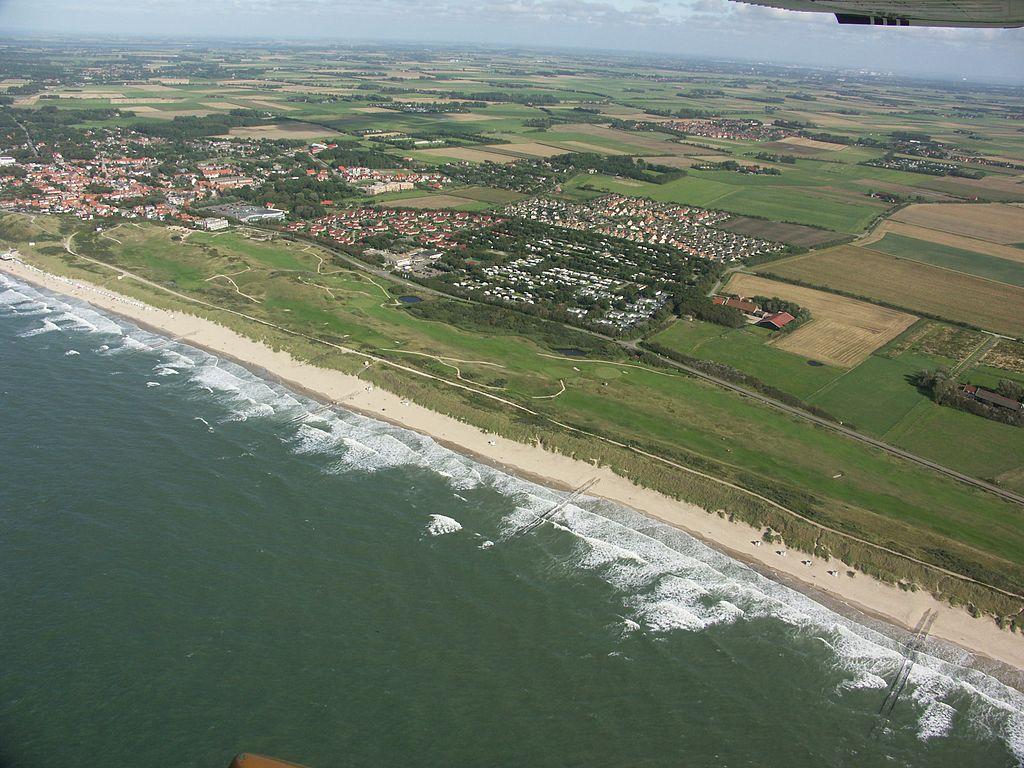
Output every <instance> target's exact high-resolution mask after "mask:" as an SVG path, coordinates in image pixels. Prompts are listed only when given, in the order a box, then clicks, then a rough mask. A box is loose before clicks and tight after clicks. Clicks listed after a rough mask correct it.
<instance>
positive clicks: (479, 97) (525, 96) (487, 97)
mask: <svg viewBox="0 0 1024 768" xmlns="http://www.w3.org/2000/svg"><path fill="white" fill-rule="evenodd" d="M505 87H507V86H505ZM445 95H446V96H447V98H449V99H471V100H472V101H500V102H505V103H510V104H531V105H536V104H559V103H561V100H560V99H559V98H558V97H556V96H552V95H551V94H550V93H537V92H536V91H532V92H530V93H509V92H508V91H480V92H477V93H459V92H458V91H454V92H452V93H448V94H445Z"/></svg>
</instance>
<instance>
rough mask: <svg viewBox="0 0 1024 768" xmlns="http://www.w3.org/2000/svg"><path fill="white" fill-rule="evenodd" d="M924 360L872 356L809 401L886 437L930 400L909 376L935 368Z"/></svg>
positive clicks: (927, 360) (908, 357) (926, 359)
mask: <svg viewBox="0 0 1024 768" xmlns="http://www.w3.org/2000/svg"><path fill="white" fill-rule="evenodd" d="M934 367H935V362H934V361H932V360H929V359H928V358H925V357H918V356H916V355H909V354H904V355H901V356H900V357H899V358H897V359H895V360H892V359H889V358H887V357H878V356H876V355H871V356H870V357H868V359H867V360H865V361H864V362H863V363H861V364H860V365H858V366H857V367H856V368H853V369H852V370H850V371H849V372H847V373H846V374H844V375H843V376H840V377H839V378H837V379H836V380H835V381H833V382H832V383H831V384H830V385H828V386H826V387H825V388H824V389H822V390H821V391H820V392H818V393H817V394H816V395H814V396H813V397H811V398H810V402H811V403H813V404H814V405H817V406H818V407H820V408H824V409H825V410H826V411H828V412H829V413H831V414H833V415H835V416H837V417H838V418H840V419H842V420H843V421H845V422H847V423H849V424H852V425H854V426H855V427H856V428H857V429H859V430H862V431H864V432H867V433H868V434H871V435H875V436H879V437H881V436H884V435H885V433H886V432H888V431H889V430H890V429H892V427H893V426H895V425H896V424H897V423H898V422H899V420H900V419H902V418H903V417H904V416H906V414H907V413H909V412H910V409H911V408H913V407H914V406H915V405H917V404H918V403H919V402H921V401H927V398H926V397H925V396H924V395H922V394H921V393H920V392H918V391H917V389H916V388H915V387H914V386H913V385H911V384H910V383H909V382H908V381H907V379H906V377H907V376H910V375H912V374H914V373H917V372H918V371H920V370H921V369H923V368H934Z"/></svg>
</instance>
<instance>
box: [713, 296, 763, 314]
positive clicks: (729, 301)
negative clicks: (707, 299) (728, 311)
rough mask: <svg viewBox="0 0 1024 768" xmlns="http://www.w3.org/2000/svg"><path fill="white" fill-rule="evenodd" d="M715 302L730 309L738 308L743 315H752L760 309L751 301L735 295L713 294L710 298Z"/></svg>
mask: <svg viewBox="0 0 1024 768" xmlns="http://www.w3.org/2000/svg"><path fill="white" fill-rule="evenodd" d="M711 301H713V302H714V303H715V304H718V305H720V306H724V307H731V308H732V309H738V310H739V311H740V312H742V313H743V314H745V315H753V314H756V313H757V312H759V311H760V309H761V308H760V307H759V306H757V304H755V303H754V302H752V301H748V300H747V299H744V298H742V297H736V296H715V297H714V298H713V299H711Z"/></svg>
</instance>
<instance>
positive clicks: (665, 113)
mask: <svg viewBox="0 0 1024 768" xmlns="http://www.w3.org/2000/svg"><path fill="white" fill-rule="evenodd" d="M644 114H645V115H653V116H654V117H678V118H680V119H681V120H692V119H703V118H710V117H717V116H718V115H717V113H716V112H711V111H709V110H707V109H694V108H692V107H682V108H680V109H655V108H649V109H645V110H644Z"/></svg>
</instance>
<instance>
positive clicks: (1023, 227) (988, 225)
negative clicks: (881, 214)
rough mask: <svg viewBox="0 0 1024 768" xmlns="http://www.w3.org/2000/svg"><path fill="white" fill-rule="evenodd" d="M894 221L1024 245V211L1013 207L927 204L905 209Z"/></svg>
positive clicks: (996, 241) (998, 241)
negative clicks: (1023, 243)
mask: <svg viewBox="0 0 1024 768" xmlns="http://www.w3.org/2000/svg"><path fill="white" fill-rule="evenodd" d="M892 218H893V219H894V220H895V221H902V222H906V223H907V224H916V225H917V226H919V227H928V228H929V229H938V230H942V231H943V232H951V233H953V234H954V235H965V236H967V237H976V238H978V239H979V240H989V241H991V242H993V243H1004V244H1006V243H1021V242H1024V208H1021V207H1019V206H1014V205H1001V204H991V205H964V204H960V203H955V204H950V205H942V204H938V203H926V204H923V205H911V206H909V207H908V208H904V209H903V210H902V211H898V212H897V213H895V214H894V215H893V217H892Z"/></svg>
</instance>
